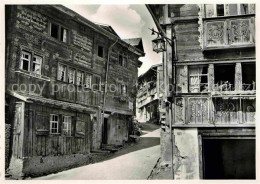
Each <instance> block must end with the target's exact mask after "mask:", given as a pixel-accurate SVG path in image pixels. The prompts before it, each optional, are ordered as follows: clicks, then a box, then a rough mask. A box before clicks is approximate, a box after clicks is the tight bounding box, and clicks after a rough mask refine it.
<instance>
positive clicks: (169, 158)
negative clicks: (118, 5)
mask: <svg viewBox="0 0 260 184" xmlns="http://www.w3.org/2000/svg"><path fill="white" fill-rule="evenodd" d="M147 8H148V9H149V11H150V13H151V15H152V16H153V18H154V21H155V23H156V24H157V28H158V30H160V31H161V33H164V34H165V35H166V37H168V38H169V40H170V41H171V42H170V43H169V42H166V49H165V50H164V51H165V52H164V54H163V56H164V60H163V63H164V64H163V66H164V76H166V77H165V80H166V81H167V85H168V86H169V85H171V84H172V85H173V86H174V87H173V88H169V87H167V88H166V89H167V90H166V91H165V94H164V98H163V102H165V103H164V105H163V108H162V109H161V123H162V124H161V126H162V133H161V147H162V148H161V150H162V152H161V157H162V160H161V167H162V168H164V171H165V172H168V173H169V174H168V176H169V178H171V179H254V178H255V173H256V172H255V169H256V168H255V167H256V163H255V152H256V150H255V112H256V83H255V82H256V77H255V72H256V58H255V5H254V4H176V5H174V4H171V5H148V6H147ZM165 35H164V36H165ZM164 40H165V39H164ZM171 43H172V44H171ZM167 168H168V169H167ZM170 170H171V171H172V172H171V171H170Z"/></svg>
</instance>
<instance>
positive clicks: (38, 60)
mask: <svg viewBox="0 0 260 184" xmlns="http://www.w3.org/2000/svg"><path fill="white" fill-rule="evenodd" d="M31 63H32V66H31ZM41 67H42V57H40V56H37V55H33V53H29V52H26V51H22V57H21V63H20V69H22V70H26V71H28V72H30V71H31V72H32V73H35V74H38V75H40V74H41Z"/></svg>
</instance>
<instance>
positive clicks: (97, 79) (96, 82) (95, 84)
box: [93, 75, 101, 90]
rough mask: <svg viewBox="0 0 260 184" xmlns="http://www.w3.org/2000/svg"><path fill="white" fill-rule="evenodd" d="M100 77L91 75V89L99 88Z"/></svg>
mask: <svg viewBox="0 0 260 184" xmlns="http://www.w3.org/2000/svg"><path fill="white" fill-rule="evenodd" d="M100 82H101V81H100V77H99V76H96V75H93V89H94V90H100Z"/></svg>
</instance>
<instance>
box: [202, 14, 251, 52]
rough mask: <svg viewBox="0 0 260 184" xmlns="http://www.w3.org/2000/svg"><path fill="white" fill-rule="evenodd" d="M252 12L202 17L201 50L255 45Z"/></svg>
mask: <svg viewBox="0 0 260 184" xmlns="http://www.w3.org/2000/svg"><path fill="white" fill-rule="evenodd" d="M254 24H255V16H254V15H253V14H249V15H243V16H242V15H240V16H228V17H212V18H204V19H203V27H204V29H203V40H204V43H203V50H215V49H226V48H243V47H254V46H255V26H254Z"/></svg>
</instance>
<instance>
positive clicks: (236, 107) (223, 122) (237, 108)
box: [173, 96, 256, 127]
mask: <svg viewBox="0 0 260 184" xmlns="http://www.w3.org/2000/svg"><path fill="white" fill-rule="evenodd" d="M174 104H175V108H174V109H175V112H174V121H173V122H174V126H180V127H182V126H194V127H196V126H198V127H204V126H205V127H209V126H213V127H215V126H254V124H255V106H256V100H255V96H245V97H241V96H226V97H190V96H186V97H176V98H175V100H174Z"/></svg>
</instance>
